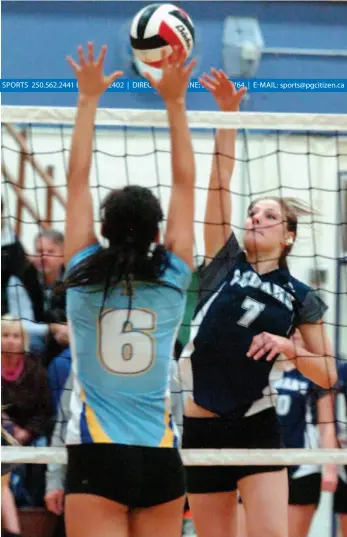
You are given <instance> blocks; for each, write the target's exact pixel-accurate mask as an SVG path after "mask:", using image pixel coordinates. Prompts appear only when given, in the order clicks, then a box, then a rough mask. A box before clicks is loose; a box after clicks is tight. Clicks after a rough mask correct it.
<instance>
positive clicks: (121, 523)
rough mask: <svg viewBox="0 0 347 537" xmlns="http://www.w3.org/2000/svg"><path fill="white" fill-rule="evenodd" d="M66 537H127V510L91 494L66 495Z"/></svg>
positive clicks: (122, 506)
mask: <svg viewBox="0 0 347 537" xmlns="http://www.w3.org/2000/svg"><path fill="white" fill-rule="evenodd" d="M65 522H66V536H67V537H81V535H83V537H100V536H101V535H102V537H114V536H115V535H117V537H128V536H129V528H128V508H127V507H126V506H124V505H121V504H118V503H116V502H114V501H112V500H109V499H107V498H102V497H100V496H93V495H91V494H68V495H67V497H66V501H65Z"/></svg>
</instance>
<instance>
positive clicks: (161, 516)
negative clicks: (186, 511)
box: [129, 496, 185, 537]
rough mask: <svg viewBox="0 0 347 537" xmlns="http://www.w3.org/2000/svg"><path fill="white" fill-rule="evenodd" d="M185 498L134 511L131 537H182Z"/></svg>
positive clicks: (131, 520) (131, 519) (131, 515)
mask: <svg viewBox="0 0 347 537" xmlns="http://www.w3.org/2000/svg"><path fill="white" fill-rule="evenodd" d="M184 501H185V496H181V498H177V499H176V500H172V501H171V502H167V503H164V504H161V505H154V506H152V507H144V508H136V509H133V510H132V511H131V513H130V517H129V528H130V530H129V537H168V536H170V537H181V534H182V524H183V516H182V513H183V508H184Z"/></svg>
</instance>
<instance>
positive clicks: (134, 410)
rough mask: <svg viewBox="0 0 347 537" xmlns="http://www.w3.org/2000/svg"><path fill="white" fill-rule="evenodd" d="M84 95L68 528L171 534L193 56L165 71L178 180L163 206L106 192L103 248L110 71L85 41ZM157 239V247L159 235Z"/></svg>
mask: <svg viewBox="0 0 347 537" xmlns="http://www.w3.org/2000/svg"><path fill="white" fill-rule="evenodd" d="M78 53H79V59H80V65H77V64H76V63H75V62H74V60H72V59H71V58H69V59H68V61H69V63H70V65H71V66H72V68H73V70H74V72H75V74H76V77H77V79H78V87H79V101H78V108H77V116H76V122H75V129H74V133H73V138H72V145H71V154H70V164H69V173H68V205H67V222H66V243H65V262H66V267H67V272H66V277H65V287H66V288H67V313H68V320H69V325H70V334H71V336H70V337H71V352H72V357H73V368H74V374H75V386H74V390H73V394H72V402H71V413H72V417H71V419H70V421H69V424H68V433H67V445H68V468H67V495H66V525H67V536H68V537H81V536H83V537H99V536H102V537H111V536H112V537H113V536H115V535H117V537H130V536H131V537H137V536H138V537H168V536H170V537H175V536H177V537H178V536H179V535H180V532H181V527H182V512H183V505H184V493H185V487H184V473H183V465H182V461H181V459H180V456H179V452H178V449H177V446H176V438H175V433H174V430H173V425H172V420H171V414H170V407H169V400H168V393H169V375H170V360H171V359H172V349H173V345H174V342H175V339H176V333H177V331H178V328H179V325H180V321H181V318H182V316H183V313H184V306H185V295H186V291H187V288H188V286H189V283H190V279H191V268H192V264H193V220H194V183H195V165H194V156H193V149H192V142H191V136H190V132H189V128H188V122H187V116H186V110H185V94H186V90H187V86H188V82H189V75H190V73H191V71H192V68H193V66H194V62H191V63H190V64H189V65H188V66H186V67H185V65H184V62H185V58H184V57H183V56H182V54H181V53H180V52H176V53H175V54H174V56H173V58H172V61H170V65H169V64H168V62H167V61H166V62H164V65H163V74H162V77H161V79H160V80H159V81H155V80H153V79H152V78H151V77H150V76H149V77H148V78H149V80H150V83H151V84H152V86H153V87H154V88H155V89H156V90H157V91H158V93H159V94H160V95H161V97H162V98H163V100H164V102H165V105H166V108H167V113H168V121H169V129H170V136H171V152H172V156H171V162H172V175H173V185H172V192H171V200H170V206H169V214H168V222H167V228H166V234H165V243H164V245H159V244H158V242H159V224H160V221H161V220H162V218H163V214H162V210H161V207H160V203H159V201H158V200H157V199H156V198H155V196H154V195H153V194H152V193H151V191H150V190H148V189H146V188H143V187H139V186H127V187H125V188H123V189H119V190H113V191H111V192H110V193H109V194H108V196H107V197H106V199H105V200H104V202H103V203H102V215H101V222H102V228H101V234H102V235H103V237H104V238H106V239H107V240H108V243H109V245H108V247H106V248H102V247H101V246H100V244H99V243H98V242H97V239H96V236H95V233H94V223H93V207H92V196H91V193H90V190H89V181H88V176H89V172H90V166H91V156H92V141H93V129H94V121H95V114H96V110H97V106H98V99H99V97H100V95H101V94H102V93H103V92H104V91H105V90H106V89H107V87H109V86H110V84H111V83H112V82H113V81H114V80H116V79H117V78H118V77H119V76H121V73H120V72H115V73H114V74H112V75H110V76H104V74H103V64H104V58H105V54H106V47H103V48H102V50H101V53H100V55H99V58H98V59H97V60H94V55H93V45H92V44H91V43H89V44H88V58H87V59H85V58H84V55H83V49H82V47H79V48H78ZM155 244H156V246H155V247H154V245H155Z"/></svg>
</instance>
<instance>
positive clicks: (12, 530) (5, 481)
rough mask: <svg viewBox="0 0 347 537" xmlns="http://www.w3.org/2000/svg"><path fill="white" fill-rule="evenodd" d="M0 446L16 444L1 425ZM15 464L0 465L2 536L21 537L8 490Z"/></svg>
mask: <svg viewBox="0 0 347 537" xmlns="http://www.w3.org/2000/svg"><path fill="white" fill-rule="evenodd" d="M1 444H2V445H5V446H9V445H16V444H17V442H16V440H15V439H14V438H12V437H11V435H9V434H8V433H7V431H5V429H4V428H3V426H2V424H1ZM15 467H16V465H15V464H10V463H1V516H2V521H1V525H2V534H1V535H2V536H3V537H21V536H20V522H19V517H18V512H17V508H16V504H15V501H14V498H13V494H12V492H11V490H10V488H9V481H10V477H11V471H12V470H13V469H14V468H15Z"/></svg>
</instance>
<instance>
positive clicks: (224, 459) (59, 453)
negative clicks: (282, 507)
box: [1, 447, 347, 466]
mask: <svg viewBox="0 0 347 537" xmlns="http://www.w3.org/2000/svg"><path fill="white" fill-rule="evenodd" d="M181 456H182V460H183V462H184V464H185V465H186V466H230V465H232V466H244V465H254V466H263V465H271V466H281V465H302V464H328V463H330V464H347V450H340V449H182V450H181ZM1 460H2V462H8V463H18V462H21V463H28V464H29V463H30V464H48V463H56V464H66V462H67V452H66V449H65V448H39V447H20V448H18V447H3V448H2V450H1Z"/></svg>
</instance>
